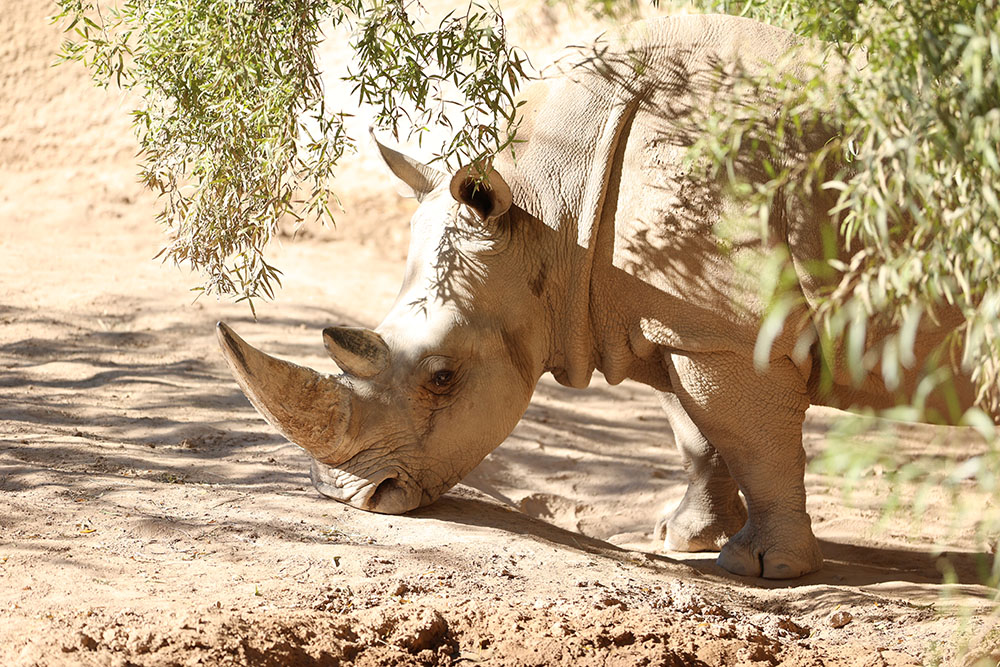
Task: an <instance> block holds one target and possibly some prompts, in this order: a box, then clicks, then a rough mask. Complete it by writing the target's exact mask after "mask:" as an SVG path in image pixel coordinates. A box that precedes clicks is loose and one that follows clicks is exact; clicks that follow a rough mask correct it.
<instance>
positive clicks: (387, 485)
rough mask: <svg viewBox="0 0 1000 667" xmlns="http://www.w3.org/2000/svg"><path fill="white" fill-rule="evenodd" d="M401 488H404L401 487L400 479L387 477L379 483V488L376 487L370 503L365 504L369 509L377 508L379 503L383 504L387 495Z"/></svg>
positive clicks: (369, 500)
mask: <svg viewBox="0 0 1000 667" xmlns="http://www.w3.org/2000/svg"><path fill="white" fill-rule="evenodd" d="M400 488H402V486H401V485H400V483H399V480H398V479H396V478H395V477H386V478H385V479H383V480H382V481H381V482H379V485H378V486H377V487H375V492H374V493H372V495H371V497H370V498H369V499H368V502H367V503H365V504H366V505H368V507H369V508H373V509H374V508H377V507H378V506H379V503H381V502H382V501H383V500H384V499H385V497H386V496H387V495H389V494H391V493H392V492H393V491H395V490H397V489H400Z"/></svg>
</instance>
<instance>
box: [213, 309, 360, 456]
mask: <svg viewBox="0 0 1000 667" xmlns="http://www.w3.org/2000/svg"><path fill="white" fill-rule="evenodd" d="M218 337H219V344H220V345H221V347H222V353H223V356H225V358H226V362H227V363H228V364H229V368H230V370H231V371H232V372H233V376H234V377H235V378H236V382H237V383H239V385H240V388H241V389H242V390H243V393H244V394H246V397H247V398H248V399H250V402H251V403H253V406H254V407H255V408H257V411H258V412H259V413H260V414H261V415H263V416H264V419H266V420H267V421H268V422H269V423H270V424H271V426H273V427H274V428H276V429H277V430H278V431H279V432H280V433H281V434H282V435H283V436H285V437H286V438H288V439H289V440H290V441H292V442H294V443H295V444H296V445H298V446H299V447H301V448H302V449H304V450H306V451H307V452H309V453H310V454H311V455H312V456H313V457H315V458H316V459H317V460H319V461H324V462H327V461H328V462H336V463H339V462H340V461H341V460H342V457H341V456H338V452H339V451H340V450H342V449H343V441H344V434H345V433H346V432H347V427H348V424H349V423H350V420H351V391H350V389H348V388H347V387H345V386H344V385H342V384H340V383H339V382H337V380H335V379H334V378H332V377H330V376H328V375H321V374H320V373H317V372H316V371H314V370H312V369H311V368H305V367H304V366H298V365H296V364H293V363H290V362H288V361H284V360H282V359H276V358H275V357H272V356H270V355H267V354H264V353H263V352H261V351H260V350H258V349H257V348H255V347H253V346H252V345H250V344H249V343H247V342H246V341H245V340H243V339H242V338H240V337H239V336H237V335H236V332H235V331H233V330H232V329H231V328H229V326H227V325H226V324H225V323H224V322H219V324H218Z"/></svg>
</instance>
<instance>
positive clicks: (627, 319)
mask: <svg viewBox="0 0 1000 667" xmlns="http://www.w3.org/2000/svg"><path fill="white" fill-rule="evenodd" d="M626 43H627V44H628V46H622V45H618V46H612V47H610V48H605V47H604V46H597V47H595V48H594V50H593V51H589V52H586V53H582V54H578V57H577V58H576V61H575V63H576V64H573V65H567V66H564V67H563V73H562V74H559V75H556V76H553V77H550V78H548V79H546V80H543V81H541V82H539V83H537V84H534V85H533V86H532V87H530V88H529V89H528V91H527V93H526V95H525V96H524V99H525V100H526V102H527V103H526V105H525V106H524V107H523V112H524V120H523V123H522V125H521V127H520V129H519V132H518V138H519V139H521V140H522V141H523V143H519V144H518V145H517V147H516V150H517V155H516V158H517V159H516V162H515V161H514V160H513V159H512V158H511V156H510V155H509V154H504V155H501V156H500V158H499V159H498V160H497V162H496V163H495V171H493V172H491V173H490V174H489V175H488V179H487V181H486V184H485V186H483V187H482V188H480V189H478V190H477V189H476V188H475V186H474V184H473V183H474V182H473V180H472V178H471V175H470V172H469V170H467V169H461V170H459V172H458V173H456V174H454V175H446V174H443V173H440V172H438V171H436V170H434V169H432V168H430V167H427V166H425V165H422V164H420V163H418V162H415V161H413V160H411V159H409V158H407V157H405V156H403V155H401V154H399V153H396V152H395V151H393V150H391V149H389V148H386V147H384V146H380V150H381V152H382V155H383V157H384V158H385V161H386V163H387V164H388V166H389V168H390V169H391V170H392V171H393V172H394V173H395V175H396V176H397V177H399V178H400V179H401V180H402V181H403V182H404V183H406V184H407V185H408V186H409V187H410V188H411V189H412V190H413V192H414V194H415V196H416V197H417V198H418V199H419V201H420V206H419V208H418V210H417V212H416V214H415V215H414V217H413V220H412V223H411V226H412V229H411V232H412V242H411V245H410V252H409V259H408V261H407V269H406V277H405V279H404V282H403V286H402V288H401V289H400V293H399V297H398V298H397V300H396V303H395V305H394V306H393V308H392V310H391V311H390V312H389V314H388V316H387V317H386V318H385V320H384V321H383V322H382V324H381V325H379V327H378V328H377V329H376V330H375V331H370V330H365V329H350V328H343V327H334V328H330V329H327V330H325V331H324V341H325V344H326V347H327V349H328V350H329V352H330V354H331V356H332V357H333V358H334V359H335V360H336V361H337V363H338V365H339V366H340V367H341V369H342V370H343V371H344V374H343V375H341V376H337V377H327V376H323V375H320V374H318V373H316V372H314V371H312V370H309V369H306V368H302V367H299V366H295V365H293V364H289V363H287V362H284V361H280V360H277V359H274V358H273V357H269V356H267V355H265V354H263V353H261V352H259V351H257V350H255V349H254V348H252V347H250V346H249V345H247V344H246V343H245V342H243V341H242V340H241V339H240V338H239V337H238V336H236V334H235V333H234V332H233V331H232V330H231V329H229V328H228V327H227V326H226V325H224V324H221V323H220V325H219V337H220V341H221V343H222V347H223V350H224V352H225V355H226V358H227V360H228V361H229V363H230V366H231V368H232V370H233V372H234V374H235V376H236V378H237V380H238V381H239V383H240V385H241V387H242V388H243V390H244V391H245V393H246V394H247V396H248V397H249V398H250V400H251V401H252V402H253V404H254V405H255V406H256V407H257V409H258V410H259V411H260V412H261V413H262V414H263V415H264V416H265V417H266V418H267V419H268V421H270V422H271V423H272V424H273V425H274V426H275V427H276V428H277V429H278V430H279V431H281V433H283V434H284V435H285V436H286V437H288V438H289V440H291V441H292V442H295V443H296V444H298V445H300V446H301V447H303V448H305V449H306V450H307V451H309V453H310V454H311V455H312V456H313V458H314V463H313V469H312V477H313V482H314V484H315V486H316V488H317V489H318V490H319V491H320V492H321V493H323V494H325V495H327V496H330V497H332V498H335V499H337V500H340V501H342V502H345V503H348V504H350V505H352V506H354V507H359V508H362V509H366V510H371V511H375V512H386V513H400V512H406V511H407V510H410V509H413V508H415V507H419V506H421V505H426V504H428V503H431V502H433V501H434V500H435V499H436V498H437V497H438V496H440V495H441V494H442V493H444V492H445V491H447V490H448V489H449V488H451V487H452V486H453V485H454V484H455V483H457V482H458V481H459V480H460V479H462V477H463V476H464V475H465V474H466V473H468V472H469V471H470V470H472V468H473V467H475V466H476V465H477V464H478V463H479V462H480V461H481V460H482V459H483V457H484V456H486V454H488V453H489V452H490V451H492V450H493V449H494V448H496V447H497V446H498V445H499V444H500V443H501V442H502V441H503V440H504V438H505V437H506V436H507V435H508V434H509V433H510V431H511V430H512V429H513V428H514V425H515V424H516V423H517V422H518V420H519V419H520V418H521V415H522V414H523V413H524V410H525V409H526V407H527V405H528V402H529V400H530V398H531V394H532V392H533V390H534V387H535V384H536V382H537V381H538V379H539V377H540V376H541V375H542V374H543V373H545V372H550V373H552V374H553V375H554V376H555V378H556V379H557V380H558V381H559V382H561V383H563V384H565V385H567V386H571V387H581V388H582V387H585V386H587V384H588V383H589V381H590V377H591V374H592V372H593V371H594V369H595V368H596V369H600V371H601V372H602V373H603V374H604V376H605V378H606V379H607V381H608V382H610V383H611V384H617V383H619V382H621V381H622V380H624V379H625V378H632V379H635V380H638V381H640V382H643V383H646V384H648V385H650V386H652V387H653V388H654V389H655V390H657V392H658V393H659V395H660V396H661V399H662V402H663V406H664V408H665V410H666V413H667V416H668V418H669V422H670V427H671V429H672V431H673V433H674V438H675V441H676V443H677V446H678V448H679V450H680V452H681V454H682V455H683V459H684V461H685V467H686V469H687V471H688V475H689V479H690V484H689V487H688V490H687V493H686V495H685V497H684V499H683V501H682V502H681V504H680V506H679V507H678V508H677V509H676V510H674V511H673V512H672V513H669V514H667V515H665V516H664V517H662V518H661V519H660V521H659V523H658V526H657V531H658V533H659V534H660V536H661V537H663V538H665V546H666V548H667V549H670V550H677V551H695V550H716V549H721V553H720V554H719V564H720V565H721V566H722V567H724V568H725V569H727V570H729V571H730V572H733V573H735V574H740V575H751V576H760V575H762V576H765V577H774V578H788V577H796V576H799V575H802V574H804V573H807V572H811V571H813V570H816V569H818V568H819V567H820V566H821V564H822V556H821V554H820V551H819V548H818V546H817V543H816V540H815V538H814V537H813V533H812V530H811V528H810V520H809V515H808V514H807V513H806V506H805V488H804V485H803V473H804V465H805V454H804V452H803V449H802V423H803V418H804V416H805V411H806V408H807V407H808V406H809V405H810V404H811V403H812V404H826V405H837V406H847V405H858V404H861V405H869V406H875V407H881V406H887V405H891V404H892V403H893V396H892V395H891V393H890V392H888V391H887V390H886V388H885V385H884V383H883V381H882V379H881V378H880V377H879V376H878V374H877V373H874V372H873V373H872V374H870V376H869V377H867V378H866V379H865V380H864V382H863V383H862V384H860V385H852V384H851V382H850V381H849V379H848V377H847V374H846V373H845V371H844V369H843V365H842V364H841V363H840V360H839V357H838V355H837V354H836V351H834V353H833V354H832V356H830V355H828V357H829V358H821V356H820V351H819V349H818V346H817V345H816V344H815V339H816V336H815V334H814V328H813V327H814V325H813V323H812V320H811V318H810V312H809V310H808V305H806V306H803V307H802V309H801V312H793V313H792V315H791V316H790V317H789V319H788V322H787V324H786V327H785V330H784V331H783V332H782V333H781V335H779V336H778V337H777V338H776V340H775V341H774V344H773V346H772V348H771V354H770V363H769V365H768V367H767V369H766V370H759V369H757V368H756V367H755V365H754V360H753V353H754V346H755V343H756V340H757V333H758V328H759V325H760V322H761V318H762V316H763V314H764V311H763V304H762V303H761V301H760V299H759V297H758V292H759V285H758V275H757V274H756V273H755V269H756V268H757V267H760V266H763V265H764V263H765V262H766V261H767V259H768V257H770V256H773V253H774V252H776V247H778V246H786V247H787V248H788V251H789V256H790V260H789V261H790V263H791V265H792V267H793V268H794V271H795V273H796V274H797V275H798V276H799V283H800V290H801V294H802V296H803V302H804V303H805V304H809V303H811V302H812V300H813V299H814V297H815V295H816V294H817V293H818V292H819V291H820V290H821V289H823V288H824V286H827V285H830V284H832V283H835V281H836V280H837V276H832V277H830V276H827V277H826V278H825V279H824V280H820V279H819V278H817V277H815V276H813V275H811V274H810V273H809V271H808V268H809V266H810V262H811V261H812V260H815V259H817V258H821V257H822V254H823V252H822V243H821V239H822V233H823V228H824V227H826V228H828V230H829V229H834V226H833V225H834V222H833V221H831V220H830V218H829V216H828V215H827V213H826V211H827V210H829V208H830V206H831V203H832V201H831V200H830V199H829V198H824V197H823V196H820V195H817V196H816V198H815V199H814V200H810V201H799V200H789V201H786V202H784V206H783V207H781V206H777V207H775V211H774V213H773V215H772V217H771V219H770V220H768V229H769V233H770V234H771V241H772V242H771V243H767V244H765V243H762V242H760V241H759V235H758V234H757V233H756V232H750V231H747V232H741V229H751V226H755V225H758V224H759V223H758V222H757V221H756V220H744V221H743V223H742V224H745V227H740V225H741V222H740V217H739V208H738V206H736V204H735V203H733V202H731V201H730V200H728V199H727V196H726V195H725V193H724V191H723V189H722V188H721V187H720V186H719V184H717V183H713V182H711V181H708V180H706V179H704V178H696V177H695V176H694V175H693V174H691V173H690V171H689V168H686V167H685V163H684V156H685V153H686V151H687V148H688V146H689V145H690V144H691V143H692V142H693V141H694V140H696V139H697V137H698V136H699V134H700V133H701V132H702V127H703V125H702V124H701V122H700V121H701V119H702V115H701V112H702V111H704V110H705V109H708V108H710V107H711V106H712V105H713V104H715V103H717V102H718V101H719V100H720V99H721V96H724V95H733V94H740V95H744V97H741V98H740V101H741V102H744V103H745V104H748V105H752V104H754V103H755V100H754V99H753V98H752V97H751V96H750V94H749V93H733V92H732V90H733V89H732V88H731V87H729V86H727V85H725V83H726V82H728V81H730V80H731V78H730V77H732V76H735V75H736V74H738V73H739V72H749V73H753V72H755V71H759V70H760V68H761V66H762V65H761V63H768V62H770V63H779V62H781V61H782V59H783V58H784V57H785V55H786V53H787V52H788V51H789V49H790V48H792V47H793V46H795V45H796V42H795V38H794V37H793V36H792V35H791V34H790V33H786V32H784V31H781V30H777V29H775V28H771V27H768V26H764V25H761V24H758V23H755V22H752V21H749V20H745V19H740V18H733V17H723V16H704V17H674V18H669V19H661V20H656V21H651V22H647V23H642V24H637V25H636V26H634V27H633V28H632V29H631V32H630V34H629V35H628V36H627V37H625V38H623V41H622V44H626ZM785 67H786V69H793V66H792V65H786V66H785ZM723 73H724V74H723ZM817 132H818V131H817ZM826 138H827V137H826V136H824V135H822V133H818V134H817V135H816V136H814V137H812V138H811V139H810V138H809V137H807V139H806V141H807V142H808V141H810V140H814V141H816V142H822V141H825V140H826ZM804 148H808V146H805V147H804ZM797 150H798V149H797V148H794V147H790V148H789V151H788V153H789V154H788V155H787V159H788V160H795V159H797V158H798V157H799V155H798V153H797ZM741 168H744V169H745V171H746V173H745V175H746V176H748V177H749V178H751V179H752V178H755V177H760V178H763V177H764V176H763V175H762V174H763V171H762V170H761V169H760V166H759V164H758V162H757V158H756V156H754V155H748V156H747V160H746V164H745V165H743V166H742V167H741ZM724 216H725V219H726V220H728V222H727V223H726V224H727V225H728V233H727V241H726V242H725V245H723V244H722V242H721V241H720V239H719V238H718V237H717V236H716V231H717V225H719V224H720V222H722V220H723V217H724ZM752 228H753V229H756V227H752ZM741 239H746V241H745V242H741ZM747 267H750V269H751V270H750V271H747V270H746V269H747ZM884 334H885V332H884V331H879V330H876V329H871V330H869V342H870V343H871V344H872V345H876V344H877V342H878V340H879V339H880V338H881V337H884ZM940 339H941V331H940V330H930V329H925V330H922V331H921V334H920V338H919V340H918V345H917V348H918V355H917V356H918V363H917V364H915V365H914V368H916V369H918V370H915V371H914V372H913V373H911V374H910V375H909V376H907V377H906V378H904V388H905V387H912V386H913V384H914V383H915V382H917V381H918V380H919V378H920V373H919V368H920V363H919V357H921V356H922V355H926V353H927V352H928V351H929V350H930V349H931V348H932V347H933V345H935V344H936V343H937V342H939V341H940ZM797 343H798V347H796V344H797ZM821 364H824V365H826V366H827V367H828V369H829V373H828V376H829V377H830V378H832V385H829V383H828V384H827V385H823V383H821V382H820V376H821V374H820V368H821ZM957 386H958V389H957V392H958V396H959V398H960V401H961V402H962V403H964V404H968V403H970V402H971V393H970V392H971V389H970V387H969V386H968V383H967V382H966V381H965V380H963V379H961V378H959V380H958V381H957ZM740 491H742V498H741V496H740V493H739V492H740ZM743 498H745V499H746V501H745V503H744V500H743Z"/></svg>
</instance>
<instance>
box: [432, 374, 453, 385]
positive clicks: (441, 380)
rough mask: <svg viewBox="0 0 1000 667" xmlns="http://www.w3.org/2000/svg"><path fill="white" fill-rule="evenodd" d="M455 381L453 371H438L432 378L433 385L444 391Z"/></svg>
mask: <svg viewBox="0 0 1000 667" xmlns="http://www.w3.org/2000/svg"><path fill="white" fill-rule="evenodd" d="M453 379H455V373H454V372H453V371H438V372H437V373H435V374H434V375H433V376H431V384H433V385H434V386H435V387H437V388H439V389H444V388H445V387H447V386H448V385H450V384H451V381H452V380H453Z"/></svg>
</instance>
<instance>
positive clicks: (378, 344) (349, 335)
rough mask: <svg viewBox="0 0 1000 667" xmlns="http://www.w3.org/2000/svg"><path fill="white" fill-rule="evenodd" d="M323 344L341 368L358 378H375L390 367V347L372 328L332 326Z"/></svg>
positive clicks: (327, 329) (325, 334) (326, 332)
mask: <svg viewBox="0 0 1000 667" xmlns="http://www.w3.org/2000/svg"><path fill="white" fill-rule="evenodd" d="M323 344H324V345H325V346H326V351H327V352H329V353H330V356H331V357H332V358H333V360H334V361H336V362H337V365H338V366H340V369H341V370H342V371H344V372H345V373H347V374H348V375H352V376H354V377H356V378H361V379H368V378H371V377H374V376H376V375H378V374H379V373H381V372H382V371H383V370H385V368H386V367H387V366H388V365H389V346H388V345H386V344H385V341H384V340H382V337H381V336H379V335H378V334H377V333H375V332H374V331H372V330H371V329H364V328H362V327H328V328H326V329H323Z"/></svg>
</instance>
